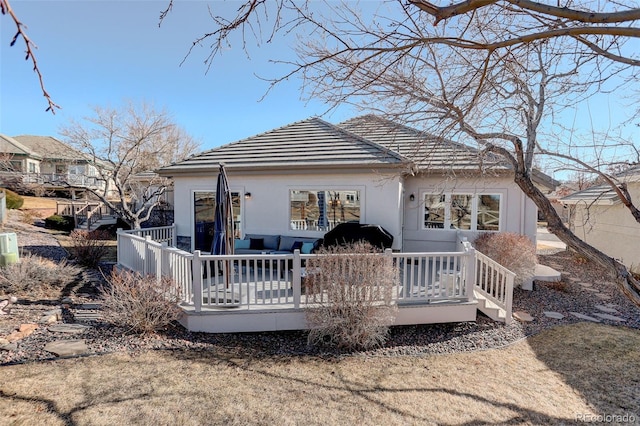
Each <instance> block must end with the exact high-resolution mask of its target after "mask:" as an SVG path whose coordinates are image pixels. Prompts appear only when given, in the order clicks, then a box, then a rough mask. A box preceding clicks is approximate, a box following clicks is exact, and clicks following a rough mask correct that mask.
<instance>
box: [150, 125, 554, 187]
mask: <svg viewBox="0 0 640 426" xmlns="http://www.w3.org/2000/svg"><path fill="white" fill-rule="evenodd" d="M220 163H224V164H225V166H226V168H227V169H228V170H233V169H236V170H239V169H244V170H249V169H251V170H257V169H271V170H288V169H292V168H303V169H309V168H314V167H315V168H323V169H327V168H337V167H350V168H360V169H364V168H368V169H369V170H371V169H380V168H385V167H393V168H395V170H396V171H398V172H401V173H402V172H416V171H431V172H433V171H439V172H446V171H451V170H455V171H469V172H473V173H477V172H480V171H481V172H483V173H485V172H488V171H490V170H503V171H504V170H509V169H510V165H509V164H508V163H507V162H506V161H504V159H503V158H502V157H500V156H497V155H493V154H489V155H485V156H483V157H482V158H481V156H480V153H479V151H478V150H476V149H474V148H471V147H468V146H466V145H463V144H460V143H456V142H453V141H449V140H444V139H442V138H438V137H435V136H433V135H429V134H428V133H424V132H420V131H418V130H416V129H412V128H410V127H406V126H402V125H398V124H396V123H394V122H392V121H389V120H386V119H382V118H380V117H376V116H373V115H366V116H362V117H357V118H354V119H351V120H348V121H345V122H343V123H341V124H338V125H333V124H331V123H327V122H326V121H324V120H321V119H319V118H310V119H308V120H304V121H299V122H296V123H293V124H290V125H287V126H284V127H280V128H278V129H275V130H271V131H269V132H265V133H262V134H259V135H256V136H253V137H250V138H246V139H243V140H240V141H238V142H234V143H230V144H228V145H223V146H221V147H219V148H215V149H212V150H210V151H206V152H203V153H201V154H198V155H195V156H192V157H190V158H188V159H186V160H184V161H181V162H179V163H176V164H172V165H170V166H167V167H163V168H162V169H160V171H159V172H160V173H161V174H162V175H165V176H171V175H173V174H175V173H195V172H198V171H207V172H208V171H215V170H217V167H218V165H219V164H220ZM539 174H540V175H543V176H545V177H546V178H547V180H549V181H553V179H551V178H549V177H548V176H546V175H544V174H542V173H539ZM534 180H536V181H538V178H537V177H536V173H534ZM542 183H543V184H544V183H545V182H542Z"/></svg>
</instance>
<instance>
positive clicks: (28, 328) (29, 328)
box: [6, 323, 38, 342]
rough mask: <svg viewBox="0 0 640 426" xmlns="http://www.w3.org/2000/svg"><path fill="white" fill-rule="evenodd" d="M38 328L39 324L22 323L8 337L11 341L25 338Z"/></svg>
mask: <svg viewBox="0 0 640 426" xmlns="http://www.w3.org/2000/svg"><path fill="white" fill-rule="evenodd" d="M37 328H38V324H30V323H29V324H20V328H19V329H18V330H16V331H14V332H13V333H11V334H10V335H8V336H7V337H6V339H7V340H8V341H9V342H15V341H16V340H20V339H24V338H25V337H27V336H28V335H30V334H31V333H33V332H34V331H35V330H36V329H37Z"/></svg>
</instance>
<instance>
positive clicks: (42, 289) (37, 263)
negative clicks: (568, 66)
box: [0, 254, 82, 295]
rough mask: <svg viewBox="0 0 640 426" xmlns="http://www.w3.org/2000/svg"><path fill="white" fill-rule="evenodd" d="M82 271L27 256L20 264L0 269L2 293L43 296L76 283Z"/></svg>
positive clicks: (66, 264) (41, 258)
mask: <svg viewBox="0 0 640 426" xmlns="http://www.w3.org/2000/svg"><path fill="white" fill-rule="evenodd" d="M81 272H82V269H81V268H79V267H77V266H73V265H70V264H68V263H67V262H66V261H65V260H62V261H60V262H58V263H56V262H53V261H51V260H49V259H45V258H43V257H40V256H36V255H32V254H26V255H23V256H22V258H21V259H20V262H18V263H13V264H10V265H7V266H5V267H2V268H0V291H1V292H3V293H5V294H13V295H43V294H45V293H48V292H50V291H51V290H56V289H62V288H64V287H65V286H67V285H68V284H71V283H72V282H74V281H76V280H77V279H78V276H79V275H80V273H81Z"/></svg>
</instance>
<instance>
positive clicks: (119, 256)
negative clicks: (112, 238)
mask: <svg viewBox="0 0 640 426" xmlns="http://www.w3.org/2000/svg"><path fill="white" fill-rule="evenodd" d="M120 234H122V228H118V230H117V231H116V262H117V263H118V265H120V259H122V248H121V247H120V243H121V242H122V240H121V238H120Z"/></svg>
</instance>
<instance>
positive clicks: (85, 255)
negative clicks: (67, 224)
mask: <svg viewBox="0 0 640 426" xmlns="http://www.w3.org/2000/svg"><path fill="white" fill-rule="evenodd" d="M70 237H71V241H72V243H71V247H69V251H70V252H71V255H72V256H73V257H74V258H75V259H76V260H77V261H78V263H79V264H81V265H84V266H88V267H90V268H95V267H96V266H97V265H98V263H100V261H101V260H102V258H103V257H104V256H106V255H107V253H109V247H108V246H107V243H106V242H105V240H108V239H109V238H110V235H109V233H108V232H106V231H97V230H96V231H80V230H76V231H71V234H70Z"/></svg>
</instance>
